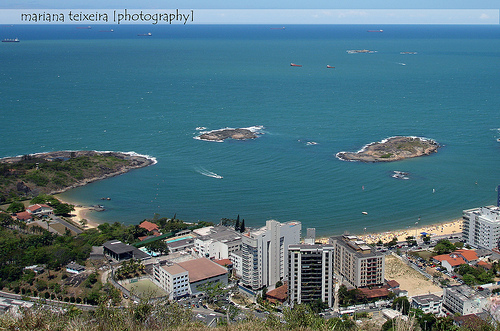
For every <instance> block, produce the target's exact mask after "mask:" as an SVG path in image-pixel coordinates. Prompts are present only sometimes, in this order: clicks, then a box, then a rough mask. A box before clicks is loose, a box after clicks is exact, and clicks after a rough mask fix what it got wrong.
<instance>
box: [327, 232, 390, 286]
mask: <svg viewBox="0 0 500 331" xmlns="http://www.w3.org/2000/svg"><path fill="white" fill-rule="evenodd" d="M330 244H332V245H333V247H334V250H335V257H334V272H335V273H336V274H337V275H338V276H341V277H342V280H343V281H347V282H348V283H349V284H351V285H352V286H354V287H364V286H371V285H382V284H383V283H384V270H385V260H384V255H383V254H382V253H380V252H377V251H375V249H373V248H372V247H371V246H369V245H367V244H366V243H365V242H364V241H362V240H360V239H358V238H357V237H356V236H348V235H344V236H337V237H331V238H330Z"/></svg>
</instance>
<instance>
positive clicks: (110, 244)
mask: <svg viewBox="0 0 500 331" xmlns="http://www.w3.org/2000/svg"><path fill="white" fill-rule="evenodd" d="M103 246H104V248H106V249H109V250H110V251H112V252H114V253H115V254H123V253H128V252H132V251H133V250H134V247H132V246H130V245H127V244H124V243H122V242H121V241H119V240H110V241H106V242H105V243H104V244H103Z"/></svg>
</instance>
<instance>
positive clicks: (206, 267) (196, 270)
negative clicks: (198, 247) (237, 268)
mask: <svg viewBox="0 0 500 331" xmlns="http://www.w3.org/2000/svg"><path fill="white" fill-rule="evenodd" d="M179 265H180V266H181V267H182V268H184V269H186V270H187V271H188V272H189V282H190V283H195V282H198V281H200V280H203V279H208V278H212V277H217V276H220V275H224V274H227V269H226V268H224V267H221V266H220V265H218V264H217V263H215V262H212V261H210V260H209V259H207V258H204V257H202V258H199V259H196V260H190V261H185V262H179Z"/></svg>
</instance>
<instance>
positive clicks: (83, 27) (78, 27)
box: [76, 25, 92, 29]
mask: <svg viewBox="0 0 500 331" xmlns="http://www.w3.org/2000/svg"><path fill="white" fill-rule="evenodd" d="M76 28H77V29H92V27H91V26H90V25H89V26H77V27H76Z"/></svg>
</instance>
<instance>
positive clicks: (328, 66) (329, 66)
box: [326, 64, 335, 69]
mask: <svg viewBox="0 0 500 331" xmlns="http://www.w3.org/2000/svg"><path fill="white" fill-rule="evenodd" d="M326 67H327V68H329V69H330V68H331V69H335V67H332V66H331V65H329V64H327V65H326Z"/></svg>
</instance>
